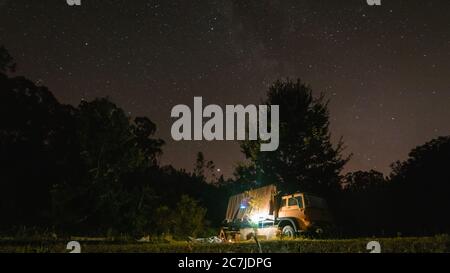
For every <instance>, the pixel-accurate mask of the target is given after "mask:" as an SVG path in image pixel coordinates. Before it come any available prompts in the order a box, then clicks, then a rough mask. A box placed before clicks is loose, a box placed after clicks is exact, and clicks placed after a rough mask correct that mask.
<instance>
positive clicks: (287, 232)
mask: <svg viewBox="0 0 450 273" xmlns="http://www.w3.org/2000/svg"><path fill="white" fill-rule="evenodd" d="M281 236H283V237H285V238H289V239H292V238H294V237H295V231H294V228H293V227H292V226H291V225H286V226H284V227H283V229H281Z"/></svg>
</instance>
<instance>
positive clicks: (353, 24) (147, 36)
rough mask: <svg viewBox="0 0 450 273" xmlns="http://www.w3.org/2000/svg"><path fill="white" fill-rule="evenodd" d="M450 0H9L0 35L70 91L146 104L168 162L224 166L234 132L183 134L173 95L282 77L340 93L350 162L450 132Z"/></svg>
mask: <svg viewBox="0 0 450 273" xmlns="http://www.w3.org/2000/svg"><path fill="white" fill-rule="evenodd" d="M449 10H450V1H447V0H442V1H439V0H434V1H432V0H429V1H418V0H404V1H400V0H398V1H395V0H391V1H387V0H384V1H382V5H381V6H378V7H377V6H368V5H367V3H366V1H365V0H349V1H335V0H330V1H325V0H310V1H306V0H304V1H301V0H296V1H293V0H284V1H264V0H254V1H175V0H174V1H170V0H164V1H143V0H142V1H140V0H133V1H125V0H123V1H111V0H109V1H107V0H99V1H95V0H90V1H87V0H82V5H81V6H79V7H76V6H73V7H71V6H68V5H67V4H66V1H64V0H53V1H26V0H14V1H8V0H1V1H0V44H4V45H5V46H6V47H7V48H8V50H9V51H10V53H11V55H13V56H14V57H15V59H16V62H17V63H18V73H17V74H20V75H25V76H27V77H28V78H30V79H32V80H34V81H36V82H39V83H40V84H43V85H46V86H48V87H49V88H50V90H51V91H52V92H53V93H54V94H55V96H56V97H57V98H58V99H59V100H60V101H61V102H62V103H70V104H74V105H77V104H78V103H79V101H80V100H81V99H87V100H89V99H93V98H95V97H100V96H109V97H110V98H111V99H112V100H113V101H114V102H115V103H117V104H118V105H119V106H120V107H122V108H124V109H125V110H126V111H127V112H129V113H130V115H132V116H138V115H146V116H148V117H150V118H151V119H152V120H153V121H154V122H155V123H156V124H157V125H158V128H159V130H158V135H159V136H160V137H162V138H164V139H165V140H166V142H167V145H166V147H165V149H164V155H163V158H162V161H163V163H165V164H169V163H170V164H174V165H175V166H176V167H183V168H186V169H191V167H192V165H193V160H194V158H195V154H196V153H197V152H198V151H203V152H204V153H205V157H206V158H207V159H212V160H214V161H215V163H216V166H217V167H218V168H220V169H221V171H222V173H224V174H225V175H227V176H228V175H231V173H232V170H233V164H235V163H236V162H237V161H240V160H243V157H242V155H241V153H240V151H239V146H238V144H236V143H235V142H222V141H220V142H206V141H198V142H174V141H172V140H171V137H170V126H171V124H172V122H173V121H174V120H173V119H171V118H170V111H171V109H172V107H173V106H174V105H176V104H180V103H183V104H192V100H193V97H194V96H202V97H203V99H204V101H205V103H206V104H213V103H214V104H220V105H225V104H244V105H246V104H258V103H259V102H261V100H262V99H264V96H265V93H266V91H267V88H268V86H269V85H270V84H271V83H272V82H273V81H274V80H276V79H278V78H286V77H290V78H301V79H302V80H303V81H304V82H306V83H308V84H310V85H311V87H312V88H313V90H314V92H315V94H319V93H321V92H322V93H324V94H325V95H326V96H327V98H329V99H330V112H331V113H330V114H331V119H330V121H331V132H332V135H333V139H335V140H336V139H338V138H339V137H341V136H342V137H343V139H344V141H345V143H346V146H347V148H346V152H347V153H353V154H354V156H353V158H352V160H351V161H350V162H349V163H348V165H347V167H346V171H351V170H359V169H362V170H366V169H372V168H374V169H377V170H379V171H383V172H384V173H386V174H387V173H388V172H389V164H390V163H392V162H393V161H395V160H401V159H405V158H406V156H407V153H408V152H409V151H410V150H411V149H412V148H414V147H415V146H417V145H419V144H423V143H424V142H425V141H428V140H430V139H432V138H434V137H437V136H439V135H449V134H450V125H449V121H450V107H449V106H450V12H449Z"/></svg>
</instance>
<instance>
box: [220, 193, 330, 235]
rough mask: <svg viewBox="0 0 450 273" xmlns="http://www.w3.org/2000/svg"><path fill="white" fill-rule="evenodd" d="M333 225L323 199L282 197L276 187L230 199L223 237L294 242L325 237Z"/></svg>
mask: <svg viewBox="0 0 450 273" xmlns="http://www.w3.org/2000/svg"><path fill="white" fill-rule="evenodd" d="M332 224H333V221H332V218H331V215H330V213H329V210H328V207H327V203H326V201H325V200H324V199H323V198H320V197H318V196H316V195H313V194H309V193H303V192H296V193H292V194H281V193H280V191H278V190H277V187H276V186H275V185H268V186H265V187H261V188H257V189H253V190H249V191H245V192H242V193H239V194H236V195H233V196H231V197H230V199H229V200H228V208H227V212H226V216H225V220H224V222H223V225H222V229H221V232H220V236H221V237H222V239H224V240H227V241H234V240H246V239H250V237H252V236H256V235H260V236H261V235H264V236H265V237H266V238H268V239H269V238H273V237H276V236H279V235H281V236H283V237H290V238H292V237H295V236H296V235H299V234H302V233H309V234H320V233H323V232H324V231H327V230H329V229H330V227H331V226H332Z"/></svg>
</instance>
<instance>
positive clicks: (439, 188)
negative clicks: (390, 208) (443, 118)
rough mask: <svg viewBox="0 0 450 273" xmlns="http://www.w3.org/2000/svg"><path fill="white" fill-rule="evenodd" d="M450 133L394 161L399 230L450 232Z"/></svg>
mask: <svg viewBox="0 0 450 273" xmlns="http://www.w3.org/2000/svg"><path fill="white" fill-rule="evenodd" d="M449 162H450V136H443V137H439V138H437V139H433V140H431V141H429V142H427V143H425V144H423V145H421V146H418V147H416V148H414V149H413V150H412V151H411V152H410V153H409V158H408V159H407V160H405V161H403V162H398V161H397V162H396V163H394V164H392V173H391V175H390V181H391V183H392V192H393V193H394V196H395V200H396V202H395V214H396V227H395V228H396V229H398V230H402V231H405V232H409V233H414V234H433V233H434V234H435V233H439V232H449V231H450V219H449V217H447V215H448V211H449V210H450V199H449V198H448V197H449V196H450V172H449Z"/></svg>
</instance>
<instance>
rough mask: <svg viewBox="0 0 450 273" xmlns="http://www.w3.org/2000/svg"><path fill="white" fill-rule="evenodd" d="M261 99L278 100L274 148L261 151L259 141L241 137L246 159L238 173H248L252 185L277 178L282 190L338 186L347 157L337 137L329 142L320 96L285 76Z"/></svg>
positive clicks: (329, 191)
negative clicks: (314, 95)
mask: <svg viewBox="0 0 450 273" xmlns="http://www.w3.org/2000/svg"><path fill="white" fill-rule="evenodd" d="M264 104H267V105H279V106H280V107H279V109H280V129H279V133H280V135H279V136H280V145H279V148H278V150H276V151H273V152H260V148H259V146H260V142H258V141H244V142H242V144H241V148H242V151H243V153H244V154H245V156H246V158H247V159H249V160H250V165H248V166H247V167H244V166H242V165H241V166H240V167H239V168H238V169H237V173H236V174H237V176H238V179H239V177H245V179H249V178H250V177H252V178H253V179H252V180H254V181H256V184H257V185H260V184H267V183H279V184H280V186H282V187H283V188H284V189H285V190H287V191H292V190H299V189H301V190H302V191H311V192H316V193H318V194H321V195H323V196H331V195H333V194H335V193H336V192H338V191H339V187H340V186H339V181H340V171H341V170H342V168H343V166H344V165H345V163H346V162H347V161H348V157H343V156H342V150H343V142H342V140H340V141H339V142H338V143H337V145H336V146H333V144H332V143H331V139H330V138H331V137H330V133H329V121H328V119H329V114H328V109H327V102H326V101H325V99H324V97H323V96H322V95H321V96H319V97H317V98H314V97H313V94H312V90H311V88H310V87H309V86H306V85H304V84H303V83H301V82H300V80H297V81H296V82H293V81H291V80H289V79H288V80H286V81H276V82H275V83H274V84H273V85H272V87H270V89H269V92H268V94H267V99H266V100H265V101H264ZM269 124H270V123H269Z"/></svg>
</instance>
